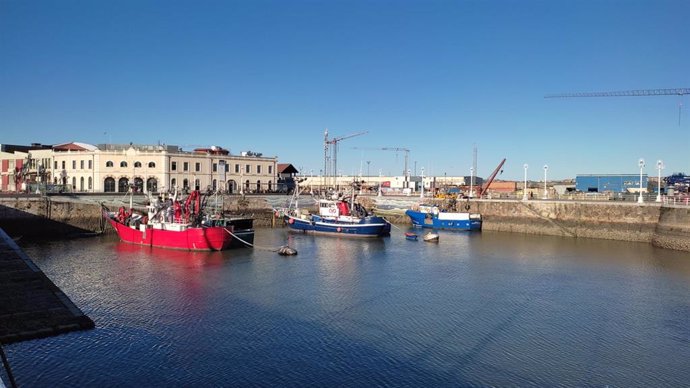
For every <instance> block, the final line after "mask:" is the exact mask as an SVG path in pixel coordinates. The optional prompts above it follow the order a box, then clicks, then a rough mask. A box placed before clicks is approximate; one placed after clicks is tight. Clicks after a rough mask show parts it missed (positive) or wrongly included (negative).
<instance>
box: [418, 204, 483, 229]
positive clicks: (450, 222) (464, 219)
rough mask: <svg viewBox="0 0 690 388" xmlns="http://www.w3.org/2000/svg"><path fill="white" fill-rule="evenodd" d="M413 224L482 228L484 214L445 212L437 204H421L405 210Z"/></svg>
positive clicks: (432, 226) (440, 227)
mask: <svg viewBox="0 0 690 388" xmlns="http://www.w3.org/2000/svg"><path fill="white" fill-rule="evenodd" d="M405 214H406V215H407V216H408V217H410V220H411V221H412V226H416V227H422V228H433V229H451V230H481V229H482V216H481V214H477V213H467V212H460V213H456V212H445V211H440V210H439V208H438V206H435V205H419V206H416V207H414V208H412V209H409V210H407V211H405Z"/></svg>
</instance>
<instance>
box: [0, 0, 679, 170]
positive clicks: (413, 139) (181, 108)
mask: <svg viewBox="0 0 690 388" xmlns="http://www.w3.org/2000/svg"><path fill="white" fill-rule="evenodd" d="M689 15H690V1H686V0H677V1H400V0H396V1H392V0H391V1H383V0H382V1H286V0H276V1H262V0H259V1H249V0H247V1H229V0H224V1H169V0H168V1H145V0H124V1H105V0H102V1H101V0H97V1H93V0H87V1H74V0H60V1H57V0H56V1H38V0H2V1H0V143H6V144H28V143H32V142H40V143H44V144H52V143H62V142H68V141H81V142H86V143H92V144H98V143H106V142H113V143H129V142H134V143H158V142H162V143H165V144H176V145H182V146H183V147H184V148H186V149H192V148H194V147H195V146H210V145H220V146H223V147H225V148H229V149H230V150H231V151H232V152H233V153H239V152H241V151H247V150H251V151H255V152H261V153H263V154H264V155H267V156H273V155H275V156H278V158H279V160H280V162H289V163H292V164H294V165H295V166H297V167H298V168H300V169H302V172H305V173H309V171H310V170H311V171H313V172H314V173H315V174H316V173H318V171H319V170H320V169H322V168H323V131H324V129H325V128H328V129H329V132H330V134H331V136H345V135H349V134H352V133H357V132H360V131H368V133H367V134H366V135H363V136H357V137H353V138H350V139H347V140H343V141H342V142H340V146H339V152H338V167H339V169H340V170H341V171H342V172H343V173H345V174H352V173H359V171H360V167H361V168H362V170H363V173H364V174H366V173H367V165H368V166H369V172H370V173H371V174H372V175H374V174H378V171H379V169H381V170H382V171H383V173H384V174H396V173H400V172H401V171H402V170H403V161H404V155H403V154H402V153H396V152H392V151H378V150H368V149H367V150H365V149H362V148H382V147H389V148H394V147H398V148H408V149H410V150H411V152H410V169H412V170H414V168H415V166H416V168H417V172H418V173H420V172H421V168H422V167H424V168H425V172H426V174H427V175H428V174H429V173H431V174H434V175H440V176H442V175H444V174H447V175H461V174H462V175H469V169H470V167H471V166H472V149H473V146H474V145H476V147H477V149H478V172H479V175H480V176H487V175H489V174H490V173H491V171H492V170H493V169H494V168H495V166H496V165H497V164H498V163H499V162H500V160H501V159H502V158H507V162H506V165H505V166H504V173H503V175H501V176H500V178H502V179H518V180H521V179H522V177H523V164H524V163H528V164H529V165H530V169H529V178H530V179H534V180H537V179H540V177H541V178H543V169H542V166H543V165H544V164H548V165H549V171H548V174H549V176H548V178H549V179H553V178H556V179H558V178H572V177H574V176H575V175H576V174H582V173H639V169H638V167H637V162H638V159H639V158H640V157H643V158H645V159H646V160H647V166H648V167H647V168H646V170H645V172H647V173H649V174H651V175H656V169H655V168H654V166H655V164H656V160H657V159H663V160H664V162H665V164H666V166H667V168H666V170H665V171H664V173H665V174H667V173H670V172H673V171H685V172H687V173H690V156H689V155H690V115H689V114H688V109H690V97H689V96H683V97H679V96H658V97H611V98H581V99H559V100H552V99H544V95H546V94H552V93H560V92H578V91H615V90H631V89H656V88H679V87H690V79H689V78H690V50H688V47H690V46H689V44H690V43H689V42H690V23H688V22H687V21H688V16H689ZM680 103H682V104H683V108H682V110H681V111H680V112H681V113H680V125H679V104H680ZM355 147H357V148H355ZM366 161H369V162H370V163H369V164H367V163H366Z"/></svg>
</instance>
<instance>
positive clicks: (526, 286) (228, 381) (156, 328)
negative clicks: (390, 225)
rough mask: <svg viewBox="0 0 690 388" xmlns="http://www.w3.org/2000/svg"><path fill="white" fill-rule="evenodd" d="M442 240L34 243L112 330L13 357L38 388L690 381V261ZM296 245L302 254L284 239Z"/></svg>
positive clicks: (567, 244)
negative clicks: (251, 244) (203, 245)
mask: <svg viewBox="0 0 690 388" xmlns="http://www.w3.org/2000/svg"><path fill="white" fill-rule="evenodd" d="M398 232H399V233H398ZM417 232H420V231H418V230H417ZM440 235H441V236H440V241H439V243H438V244H430V243H425V242H423V241H416V242H415V241H408V240H405V238H404V237H403V235H402V232H400V231H395V232H394V233H393V234H392V235H391V236H390V237H388V238H383V239H366V240H363V239H343V238H330V237H322V236H311V235H300V234H289V233H286V232H285V231H284V230H281V229H276V230H271V229H263V230H258V231H257V234H256V239H255V243H256V245H257V248H255V249H239V250H230V251H224V252H196V253H192V252H184V251H172V250H164V249H151V248H146V247H140V246H135V245H128V244H123V243H119V242H117V241H113V240H109V239H92V240H79V241H71V242H70V241H68V242H56V243H49V244H43V245H35V246H30V247H26V250H27V252H28V253H29V254H30V255H31V256H32V257H33V258H35V261H36V262H37V264H38V265H39V266H40V267H41V268H42V269H43V270H44V271H45V272H46V274H48V276H50V277H51V278H52V279H53V280H54V282H55V283H56V284H58V285H59V286H60V287H61V288H62V289H63V290H64V291H65V292H66V293H67V295H69V296H70V297H71V298H72V299H73V300H74V301H75V302H76V303H77V304H78V305H79V306H80V307H81V308H82V309H83V310H84V311H85V312H86V313H87V314H89V315H90V316H91V317H92V318H93V319H94V320H95V321H96V325H97V329H96V330H93V331H90V332H81V333H72V334H69V335H66V336H58V337H54V338H49V339H43V340H37V341H29V342H26V343H20V344H16V345H11V346H9V347H8V351H9V353H10V357H11V361H12V362H13V367H14V369H15V374H17V375H18V376H19V377H18V379H19V380H20V384H21V385H23V386H59V385H64V386H94V385H103V384H104V385H124V386H130V385H145V386H170V385H175V386H180V385H182V386H194V385H209V386H228V385H259V386H275V385H322V386H323V385H337V386H342V385H344V386H362V385H394V386H399V385H407V386H409V385H412V386H418V385H425V384H433V385H445V386H449V385H450V386H467V385H472V386H525V385H532V386H534V385H536V386H555V385H565V386H606V385H609V386H662V385H663V386H682V385H683V384H685V383H686V382H687V381H690V371H688V369H687V367H686V365H685V363H686V361H685V360H687V359H690V346H687V345H688V344H689V343H690V329H688V325H687V323H688V322H689V321H690V301H689V299H688V297H687V295H689V294H690V260H689V259H688V257H687V253H683V252H674V251H666V250H659V249H655V248H653V247H650V246H649V245H646V244H631V243H621V242H615V241H604V240H586V239H568V238H557V237H544V236H530V235H520V234H505V233H496V232H482V233H458V232H445V231H441V232H440ZM284 244H288V245H290V246H292V247H294V248H295V249H297V250H298V252H299V254H298V255H297V256H292V257H283V256H278V255H277V254H276V253H275V252H272V251H271V250H270V249H268V248H270V247H276V246H280V245H284ZM61 382H64V383H61Z"/></svg>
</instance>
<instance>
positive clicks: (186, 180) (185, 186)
mask: <svg viewBox="0 0 690 388" xmlns="http://www.w3.org/2000/svg"><path fill="white" fill-rule="evenodd" d="M182 188H183V189H185V190H187V189H189V180H188V179H187V178H185V179H184V180H183V181H182Z"/></svg>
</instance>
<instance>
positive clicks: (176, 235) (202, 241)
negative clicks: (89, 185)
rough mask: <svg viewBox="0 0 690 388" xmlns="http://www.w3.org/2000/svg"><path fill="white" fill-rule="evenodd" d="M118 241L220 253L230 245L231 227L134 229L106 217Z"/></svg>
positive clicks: (231, 239) (231, 240)
mask: <svg viewBox="0 0 690 388" xmlns="http://www.w3.org/2000/svg"><path fill="white" fill-rule="evenodd" d="M106 219H107V220H108V222H110V225H112V226H113V228H115V230H116V231H117V235H118V236H119V237H120V240H122V241H123V242H126V243H130V244H138V245H148V246H151V247H158V248H170V249H183V250H190V251H220V250H223V249H228V248H230V246H231V245H232V242H233V237H232V234H231V233H232V232H233V230H232V227H223V226H212V227H187V228H185V229H184V230H181V231H176V230H164V229H155V228H151V227H147V228H145V229H144V230H141V229H135V228H134V227H130V226H127V225H124V224H122V223H120V222H117V221H115V220H113V219H112V218H110V217H106Z"/></svg>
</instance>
